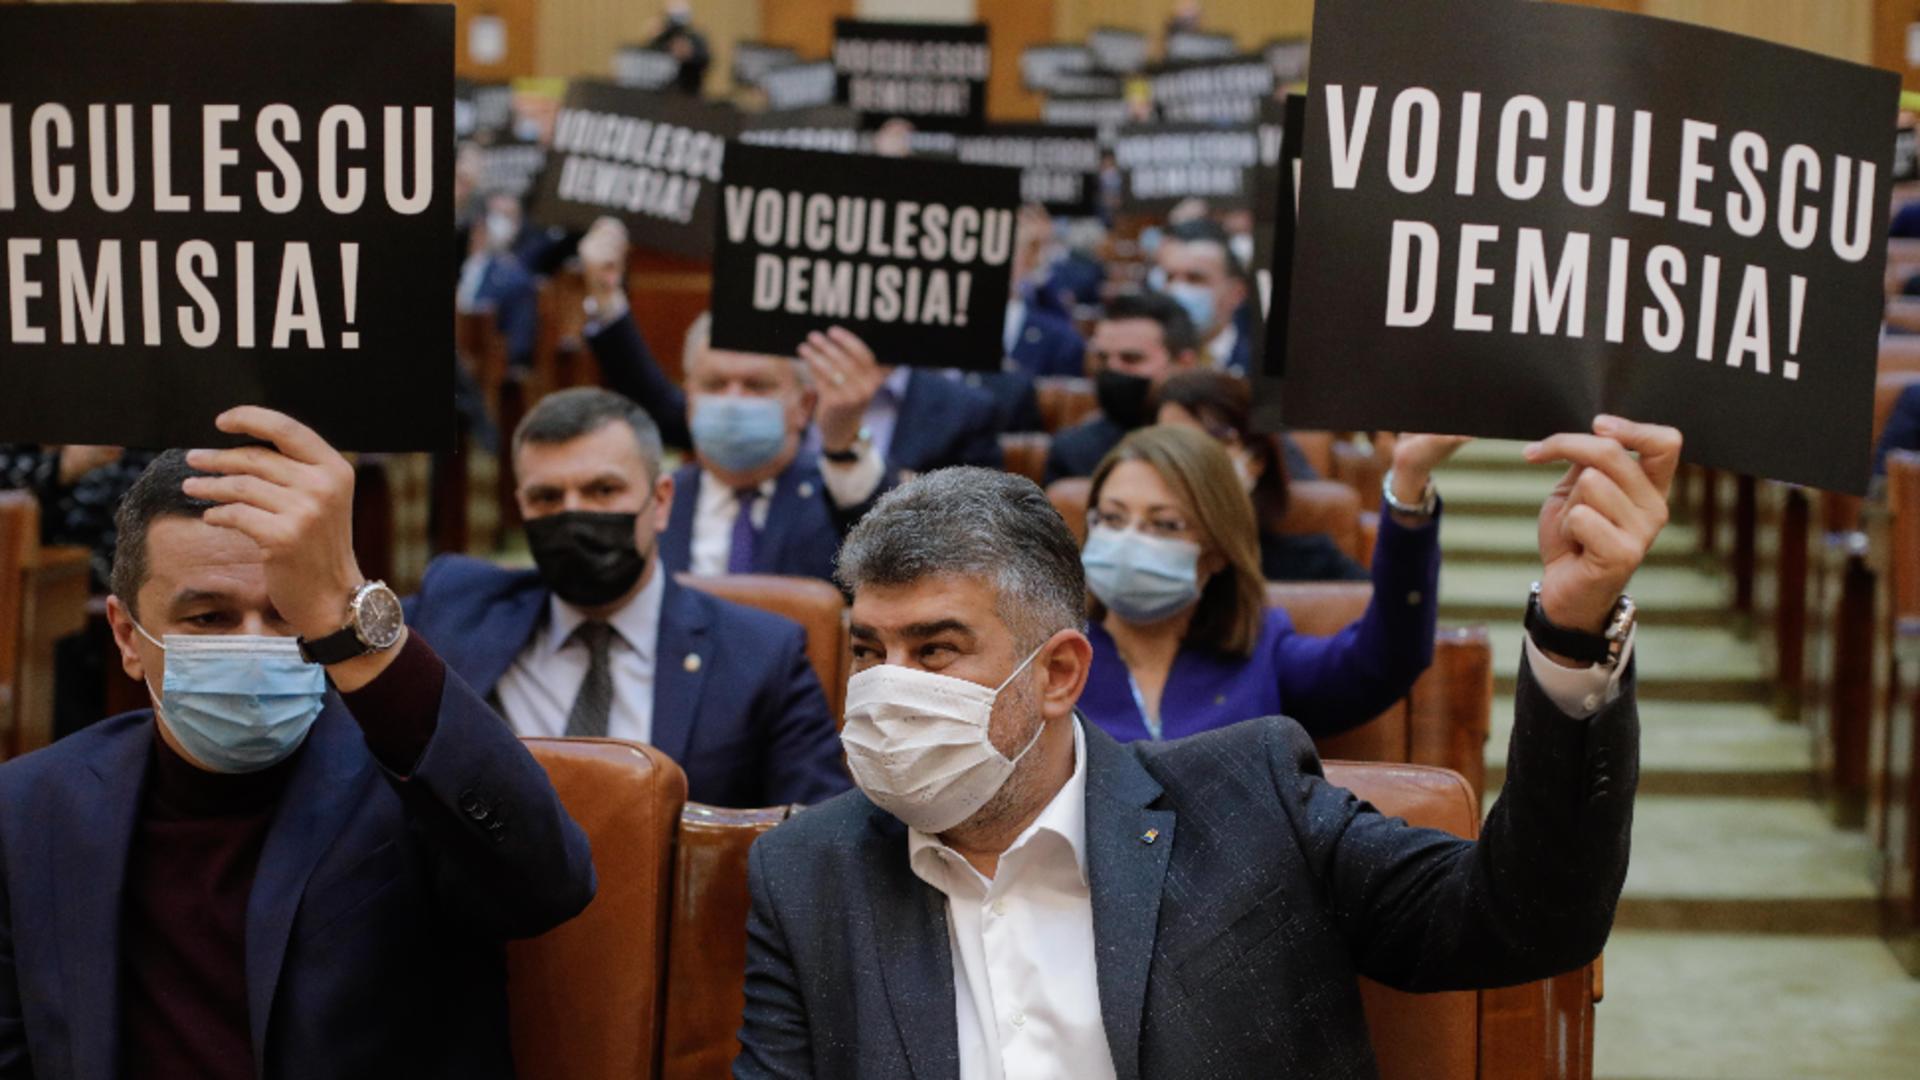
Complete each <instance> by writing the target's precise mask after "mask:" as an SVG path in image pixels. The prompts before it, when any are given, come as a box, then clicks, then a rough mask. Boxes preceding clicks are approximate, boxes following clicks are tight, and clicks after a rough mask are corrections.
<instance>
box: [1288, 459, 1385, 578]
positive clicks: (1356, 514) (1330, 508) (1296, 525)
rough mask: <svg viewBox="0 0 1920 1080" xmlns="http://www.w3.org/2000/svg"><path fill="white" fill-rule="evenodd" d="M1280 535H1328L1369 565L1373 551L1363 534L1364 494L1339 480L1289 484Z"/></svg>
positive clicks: (1304, 481)
mask: <svg viewBox="0 0 1920 1080" xmlns="http://www.w3.org/2000/svg"><path fill="white" fill-rule="evenodd" d="M1280 532H1282V533H1284V534H1286V535H1289V536H1298V535H1301V534H1304V533H1326V534H1327V535H1328V536H1330V537H1332V538H1333V542H1334V544H1335V545H1337V546H1338V547H1339V548H1340V550H1341V551H1343V552H1345V553H1346V555H1347V557H1348V558H1350V559H1352V560H1354V561H1355V562H1358V563H1360V564H1361V565H1362V566H1364V565H1366V562H1365V560H1366V559H1367V558H1368V556H1369V555H1370V552H1369V551H1367V550H1364V549H1365V548H1367V546H1368V545H1367V544H1366V542H1365V537H1364V536H1363V535H1362V533H1361V531H1360V495H1359V493H1358V492H1355V491H1354V490H1353V489H1352V488H1350V487H1348V486H1347V485H1345V484H1342V483H1340V482H1339V481H1337V480H1296V481H1294V482H1293V483H1291V484H1289V485H1287V513H1286V516H1285V517H1283V518H1281V519H1280Z"/></svg>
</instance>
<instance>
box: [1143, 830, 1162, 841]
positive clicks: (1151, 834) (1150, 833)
mask: <svg viewBox="0 0 1920 1080" xmlns="http://www.w3.org/2000/svg"><path fill="white" fill-rule="evenodd" d="M1158 839H1160V830H1159V829H1148V830H1147V831H1146V832H1143V833H1141V834H1140V842H1141V843H1143V844H1151V843H1153V842H1154V841H1155V840H1158Z"/></svg>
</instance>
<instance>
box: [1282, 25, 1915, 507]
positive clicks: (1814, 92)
mask: <svg viewBox="0 0 1920 1080" xmlns="http://www.w3.org/2000/svg"><path fill="white" fill-rule="evenodd" d="M1438 41H1444V42H1445V47H1444V48H1436V47H1435V43H1436V42H1438ZM1313 42H1314V61H1313V82H1312V87H1311V93H1310V96H1309V100H1308V109H1309V119H1308V124H1307V136H1308V141H1307V144H1306V152H1305V156H1304V159H1303V163H1302V177H1303V179H1302V186H1301V201H1300V223H1299V234H1298V242H1297V245H1296V250H1295V256H1294V262H1295V267H1296V272H1295V274H1294V282H1293V311H1294V312H1295V313H1296V316H1297V317H1296V318H1294V319H1293V320H1292V322H1291V326H1290V336H1289V343H1288V351H1287V361H1286V362H1287V394H1286V401H1285V408H1286V415H1287V418H1288V421H1289V422H1290V423H1292V424H1295V425H1296V426H1300V427H1310V428H1334V429H1351V428H1384V429H1396V430H1416V431H1443V432H1452V433H1459V434H1469V435H1484V436H1503V437H1511V438H1536V437H1539V436H1542V435H1545V434H1548V433H1550V432H1553V431H1567V430H1585V429H1586V428H1587V427H1588V424H1589V421H1590V419H1591V418H1592V417H1593V415H1594V414H1596V413H1599V412H1609V413H1615V414H1619V415H1624V416H1628V417H1632V418H1634V419H1637V420H1642V421H1652V422H1659V423H1666V424H1672V425H1675V426H1677V427H1679V428H1680V429H1681V430H1682V431H1683V432H1684V433H1685V435H1686V438H1687V448H1688V454H1689V456H1690V458H1691V459H1693V460H1696V461H1699V462H1702V463H1705V464H1708V465H1711V466H1715V467H1721V468H1728V469H1733V470H1736V471H1740V472H1747V473H1753V474H1757V475H1761V476H1767V477H1772V478H1776V479H1781V480H1789V481H1795V482H1801V483H1808V484H1814V485H1818V486H1821V487H1828V488H1833V489H1838V490H1844V491H1855V492H1857V491H1861V490H1863V489H1864V487H1865V485H1866V481H1867V473H1868V454H1869V450H1870V447H1869V446H1868V443H1869V441H1870V438H1871V435H1870V431H1871V425H1872V411H1873V384H1874V363H1875V353H1876V340H1877V336H1878V327H1879V321H1880V314H1881V309H1882V305H1883V297H1882V288H1883V283H1882V280H1881V277H1882V273H1883V271H1884V264H1885V255H1886V241H1885V237H1886V218H1887V204H1888V199H1887V188H1886V185H1887V182H1888V179H1887V178H1888V173H1889V164H1890V160H1891V157H1892V151H1893V137H1894V122H1895V109H1896V95H1897V93H1898V90H1899V78H1898V77H1897V76H1896V75H1893V74H1891V73H1888V72H1881V71H1875V70H1872V69H1868V68H1863V67H1858V66H1855V65H1852V64H1847V63H1843V62H1840V61H1835V60H1830V59H1825V58H1822V57H1818V56H1815V55H1813V54H1810V53H1804V52H1800V51H1798V50H1794V49H1789V48H1785V47H1782V46H1778V45H1772V44H1768V43H1765V42H1760V41H1755V40H1751V39H1747V38H1741V37H1736V36H1733V35H1729V34H1724V33H1720V32H1717V31H1712V30H1707V29H1703V28H1699V27H1695V26H1690V25H1686V24H1681V23H1673V22H1667V21H1664V20H1659V19H1647V18H1642V17H1639V16H1631V15H1623V14H1620V13H1617V12H1610V11H1600V10H1591V9H1586V8H1575V7H1567V6H1562V5H1559V4H1536V3H1527V4H1499V5H1491V4H1446V5H1429V4H1407V3H1397V2H1396V3H1388V2H1385V0H1321V3H1320V4H1319V5H1318V7H1317V8H1316V12H1315V21H1314V35H1313ZM1309 312H1310V313H1311V317H1306V315H1305V313H1309Z"/></svg>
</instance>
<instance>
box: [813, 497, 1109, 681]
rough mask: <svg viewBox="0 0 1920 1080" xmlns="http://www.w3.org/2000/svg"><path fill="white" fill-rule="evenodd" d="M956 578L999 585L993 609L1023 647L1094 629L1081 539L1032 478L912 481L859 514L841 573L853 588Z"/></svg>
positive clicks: (842, 582) (844, 584) (843, 554)
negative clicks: (1088, 624)
mask: <svg viewBox="0 0 1920 1080" xmlns="http://www.w3.org/2000/svg"><path fill="white" fill-rule="evenodd" d="M949 575H959V576H964V577H978V578H985V579H987V580H989V581H991V582H992V583H993V585H994V590H995V593H996V597H995V604H994V608H995V610H996V611H997V612H998V613H999V615H1000V618H1001V619H1002V620H1003V621H1004V622H1006V624H1007V626H1008V628H1010V629H1011V630H1012V631H1013V634H1014V638H1015V643H1016V645H1017V646H1018V647H1019V648H1020V649H1021V651H1023V652H1025V651H1029V650H1032V649H1036V648H1038V647H1039V646H1040V644H1041V643H1042V642H1044V641H1046V640H1047V639H1048V638H1050V637H1052V636H1053V635H1054V634H1056V633H1058V632H1060V631H1061V630H1067V629H1078V628H1080V627H1084V626H1085V625H1086V617H1087V581H1086V574H1085V572H1084V571H1083V570H1082V569H1081V567H1080V545H1079V544H1077V543H1075V542H1074V539H1073V533H1072V532H1070V531H1068V529H1067V523H1066V522H1065V521H1064V520H1062V519H1061V517H1060V513H1059V511H1057V510H1055V509H1054V508H1053V504H1052V503H1051V502H1048V501H1047V496H1046V494H1045V493H1044V492H1042V491H1041V490H1040V488H1039V487H1038V486H1037V485H1036V484H1034V482H1033V481H1031V480H1029V479H1027V478H1026V477H1024V476H1015V475H1013V474H1012V473H1004V472H1000V471H998V470H996V469H981V468H974V467H971V466H966V467H961V468H953V469H941V470H939V471H937V472H931V473H928V474H926V475H925V476H921V477H919V478H917V479H915V480H912V481H909V482H908V483H906V484H903V485H901V486H900V487H897V488H895V489H893V490H892V491H891V492H888V493H887V495H886V496H885V497H884V498H882V499H881V500H880V501H879V502H878V503H876V504H875V505H874V507H873V509H872V510H870V511H868V512H867V514H866V516H865V517H863V518H861V519H860V524H859V525H857V526H855V527H854V529H853V532H852V533H850V534H848V536H847V540H846V543H845V544H843V545H841V547H840V557H839V561H838V564H837V566H836V568H835V570H834V577H835V578H836V579H837V580H838V581H839V582H840V585H841V587H842V588H845V589H846V590H848V591H849V592H858V591H859V589H860V587H861V586H863V585H881V586H888V585H911V584H913V583H914V582H918V581H922V580H925V579H927V578H933V577H942V576H949Z"/></svg>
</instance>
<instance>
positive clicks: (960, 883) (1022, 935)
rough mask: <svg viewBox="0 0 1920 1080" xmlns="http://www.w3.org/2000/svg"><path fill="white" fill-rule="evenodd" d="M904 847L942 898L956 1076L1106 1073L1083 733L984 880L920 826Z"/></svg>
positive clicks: (1093, 1077) (1036, 1079) (1109, 1066)
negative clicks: (1046, 796) (1033, 815)
mask: <svg viewBox="0 0 1920 1080" xmlns="http://www.w3.org/2000/svg"><path fill="white" fill-rule="evenodd" d="M907 858H908V862H909V864H910V865H911V866H912V867H913V872H914V873H915V874H916V875H918V876H919V878H920V880H922V881H924V882H926V883H927V884H929V885H931V886H933V887H934V888H936V889H938V890H940V892H941V893H942V894H943V895H945V896H946V898H947V932H948V938H949V940H950V942H951V945H952V948H953V1001H954V1009H955V1013H956V1016H957V1019H958V1020H959V1032H960V1080H1057V1078H1062V1077H1072V1078H1073V1080H1112V1077H1113V1076H1114V1070H1113V1055H1112V1052H1111V1051H1109V1050H1108V1049H1107V1032H1106V1027H1105V1025H1104V1024H1103V1023H1102V1021H1101V1018H1100V987H1099V981H1098V978H1097V975H1096V972H1095V969H1094V953H1093V894H1092V893H1091V892H1090V891H1089V890H1088V882H1087V740H1086V735H1085V733H1084V732H1082V731H1081V729H1080V723H1079V721H1077V720H1076V721H1074V725H1073V776H1072V777H1071V778H1069V779H1068V780H1067V783H1066V786H1065V787H1063V788H1061V789H1060V791H1059V792H1058V793H1057V794H1055V795H1054V797H1053V801H1052V802H1050V803H1048V804H1047V807H1046V809H1045V810H1042V811H1041V812H1040V817H1039V818H1038V819H1036V820H1035V821H1034V823H1033V824H1032V825H1029V826H1028V827H1027V830H1026V831H1025V832H1023V833H1021V834H1020V837H1019V839H1017V840H1015V841H1014V842H1013V846H1011V847H1009V848H1008V849H1007V851H1006V854H1004V855H1002V856H1000V864H999V866H998V868H997V869H996V871H995V873H994V876H993V878H992V879H991V880H989V879H987V878H985V877H982V876H981V875H980V872H979V871H978V870H975V869H974V868H973V864H971V863H969V862H967V860H966V859H965V858H963V857H962V856H961V855H960V854H959V853H958V852H956V851H954V850H953V849H951V848H949V847H947V846H946V845H945V844H942V843H941V842H940V841H939V839H938V838H937V837H933V836H929V835H927V834H926V833H923V832H921V831H919V830H918V829H909V830H907Z"/></svg>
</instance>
